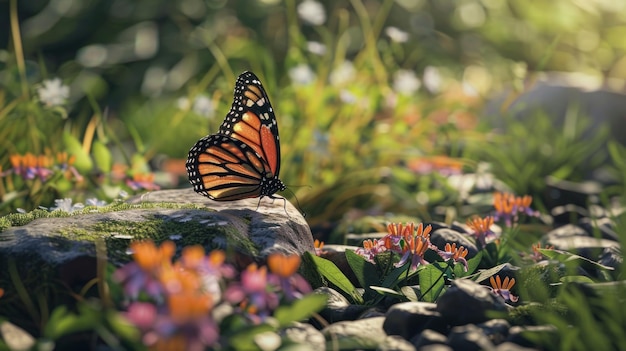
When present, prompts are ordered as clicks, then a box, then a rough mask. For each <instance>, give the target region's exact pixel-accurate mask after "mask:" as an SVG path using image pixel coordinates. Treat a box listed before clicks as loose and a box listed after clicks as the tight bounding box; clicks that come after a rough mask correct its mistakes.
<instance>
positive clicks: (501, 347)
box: [496, 341, 540, 351]
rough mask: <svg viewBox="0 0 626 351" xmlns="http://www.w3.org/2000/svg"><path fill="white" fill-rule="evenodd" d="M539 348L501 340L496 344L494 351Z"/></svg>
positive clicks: (521, 350)
mask: <svg viewBox="0 0 626 351" xmlns="http://www.w3.org/2000/svg"><path fill="white" fill-rule="evenodd" d="M539 350H540V349H534V348H528V347H524V346H521V345H518V344H514V343H512V342H508V341H507V342H503V343H502V344H500V345H498V346H496V351H539Z"/></svg>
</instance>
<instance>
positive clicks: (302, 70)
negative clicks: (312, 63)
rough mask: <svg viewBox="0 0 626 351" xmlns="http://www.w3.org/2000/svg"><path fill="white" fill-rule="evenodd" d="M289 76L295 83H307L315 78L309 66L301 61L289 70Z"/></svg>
mask: <svg viewBox="0 0 626 351" xmlns="http://www.w3.org/2000/svg"><path fill="white" fill-rule="evenodd" d="M289 78H291V81H292V82H293V84H295V85H308V84H310V83H311V82H313V80H314V79H315V73H314V72H313V70H312V69H311V67H309V66H308V65H306V64H304V63H301V64H299V65H297V66H296V67H293V68H291V69H290V70H289Z"/></svg>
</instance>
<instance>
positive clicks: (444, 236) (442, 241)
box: [430, 228, 478, 259]
mask: <svg viewBox="0 0 626 351" xmlns="http://www.w3.org/2000/svg"><path fill="white" fill-rule="evenodd" d="M430 242H432V243H433V244H435V245H436V246H437V248H439V249H440V250H443V249H444V248H445V247H446V244H447V243H450V244H456V246H457V247H458V246H464V247H465V248H466V249H467V257H466V258H467V259H470V258H472V257H474V256H476V254H477V253H478V248H477V247H476V244H475V243H474V241H473V240H472V239H471V238H470V236H469V235H467V234H462V233H459V232H457V231H455V230H452V229H450V228H441V229H437V230H435V231H434V232H433V233H432V234H431V235H430Z"/></svg>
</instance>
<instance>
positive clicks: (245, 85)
mask: <svg viewBox="0 0 626 351" xmlns="http://www.w3.org/2000/svg"><path fill="white" fill-rule="evenodd" d="M217 133H218V134H222V135H227V136H229V137H231V138H233V139H237V140H240V141H242V142H244V143H245V144H246V145H248V146H249V147H251V148H252V149H253V150H254V151H256V152H257V153H258V154H259V155H260V156H261V158H262V159H263V160H265V161H266V162H267V164H268V165H269V168H270V170H271V173H272V176H276V177H277V176H278V174H279V172H280V143H279V137H278V124H277V123H276V116H275V115H274V109H273V108H272V105H271V104H270V99H269V97H268V96H267V92H265V89H264V88H263V86H262V85H261V81H260V80H259V78H257V76H256V75H254V73H252V72H243V73H242V74H241V75H239V77H238V78H237V82H236V83H235V92H234V97H233V105H232V106H231V108H230V111H229V112H228V115H226V119H224V122H223V123H222V125H221V126H220V129H219V131H218V132H217Z"/></svg>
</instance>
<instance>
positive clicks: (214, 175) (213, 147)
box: [187, 72, 285, 201]
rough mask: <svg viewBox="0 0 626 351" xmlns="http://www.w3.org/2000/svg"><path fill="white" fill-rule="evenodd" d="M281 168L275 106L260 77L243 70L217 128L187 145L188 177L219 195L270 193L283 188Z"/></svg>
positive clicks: (200, 189) (215, 197)
mask: <svg viewBox="0 0 626 351" xmlns="http://www.w3.org/2000/svg"><path fill="white" fill-rule="evenodd" d="M279 171H280V144H279V139H278V125H277V123H276V116H275V115H274V110H273V109H272V106H271V104H270V101H269V98H268V97H267V93H266V92H265V89H263V86H262V85H261V82H260V81H259V79H258V78H257V77H256V76H255V75H254V74H253V73H252V72H244V73H242V74H241V75H240V76H239V77H238V78H237V82H236V83H235V92H234V98H233V105H232V107H231V109H230V111H229V112H228V115H227V116H226V119H224V122H223V123H222V125H221V126H220V128H219V130H218V132H217V134H214V135H209V136H206V137H204V138H202V139H200V140H199V141H198V142H197V143H196V144H195V145H194V147H192V148H191V150H190V151H189V156H188V157H187V174H188V176H189V181H190V182H191V184H192V185H193V187H194V190H195V191H196V192H198V193H200V194H202V195H204V196H207V197H209V198H211V199H213V200H218V201H231V200H239V199H244V198H250V197H263V196H269V197H272V195H273V194H274V193H276V192H277V191H279V190H285V185H284V184H283V183H282V182H281V181H280V179H278V173H279Z"/></svg>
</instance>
